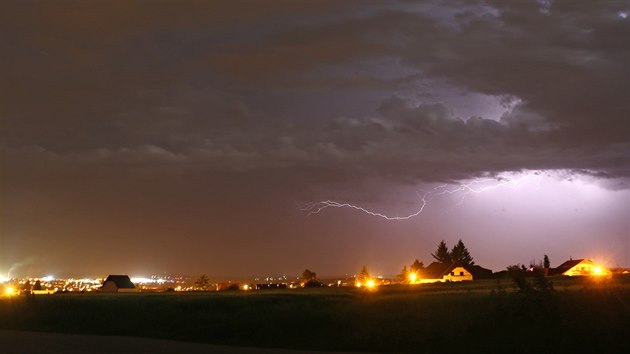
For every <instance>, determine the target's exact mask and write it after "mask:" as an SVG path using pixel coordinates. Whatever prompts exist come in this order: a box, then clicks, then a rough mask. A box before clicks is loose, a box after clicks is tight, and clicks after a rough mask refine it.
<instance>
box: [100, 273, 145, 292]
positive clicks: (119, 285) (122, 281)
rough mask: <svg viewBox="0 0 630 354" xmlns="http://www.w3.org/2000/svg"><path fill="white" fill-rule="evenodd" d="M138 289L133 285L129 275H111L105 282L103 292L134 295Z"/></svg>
mask: <svg viewBox="0 0 630 354" xmlns="http://www.w3.org/2000/svg"><path fill="white" fill-rule="evenodd" d="M137 291H138V289H137V288H136V287H135V285H133V283H132V282H131V279H129V276H128V275H109V276H108V277H107V279H105V281H104V282H103V286H102V287H101V292H104V293H133V292H137Z"/></svg>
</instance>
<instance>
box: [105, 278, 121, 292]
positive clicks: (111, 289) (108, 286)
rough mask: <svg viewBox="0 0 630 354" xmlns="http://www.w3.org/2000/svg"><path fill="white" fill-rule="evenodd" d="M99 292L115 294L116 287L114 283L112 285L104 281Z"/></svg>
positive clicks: (110, 282) (111, 282)
mask: <svg viewBox="0 0 630 354" xmlns="http://www.w3.org/2000/svg"><path fill="white" fill-rule="evenodd" d="M101 292H104V293H117V292H118V287H117V286H116V283H114V282H113V281H111V280H110V281H106V282H104V283H103V287H102V288H101Z"/></svg>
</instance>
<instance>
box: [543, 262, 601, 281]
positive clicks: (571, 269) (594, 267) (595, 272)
mask: <svg viewBox="0 0 630 354" xmlns="http://www.w3.org/2000/svg"><path fill="white" fill-rule="evenodd" d="M549 275H566V276H570V277H573V276H605V277H609V276H611V275H612V272H611V271H610V270H608V269H607V268H606V267H604V266H602V265H599V264H596V263H595V262H593V261H592V260H590V259H569V260H568V261H566V262H564V263H562V264H561V265H559V266H558V267H556V268H552V269H550V270H549Z"/></svg>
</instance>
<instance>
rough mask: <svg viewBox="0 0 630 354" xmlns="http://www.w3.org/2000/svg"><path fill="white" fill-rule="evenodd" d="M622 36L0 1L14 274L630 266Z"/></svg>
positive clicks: (385, 18) (2, 138) (265, 5)
mask: <svg viewBox="0 0 630 354" xmlns="http://www.w3.org/2000/svg"><path fill="white" fill-rule="evenodd" d="M628 16H630V1H551V0H548V1H545V0H540V1H477V2H475V1H462V2H460V1H449V2H443V1H439V2H438V1H433V2H431V1H423V2H421V3H416V2H408V1H319V0H318V1H299V0H296V1H264V2H263V1H254V0H251V1H233V0H232V1H211V2H205V1H107V2H105V1H103V2H101V1H13V0H4V1H1V2H0V74H1V75H0V274H3V275H6V273H9V275H10V276H25V275H33V276H43V275H48V274H52V275H56V276H62V275H74V276H84V275H85V276H87V275H107V274H109V273H123V274H130V275H136V276H138V275H150V274H162V273H165V272H166V273H170V274H177V273H183V274H190V275H194V274H201V273H206V274H210V275H213V276H223V277H228V276H234V275H257V274H263V275H265V274H287V275H294V274H299V273H301V272H302V271H303V270H304V268H310V269H312V270H314V271H316V272H317V273H318V274H320V275H338V274H339V275H341V274H352V273H355V272H357V271H358V270H359V269H360V267H361V266H362V265H366V266H367V267H368V269H369V270H370V271H372V272H373V273H377V274H385V275H387V274H396V273H398V272H399V271H400V269H401V268H402V266H403V265H405V264H407V265H408V264H411V263H412V262H413V260H414V259H416V258H418V259H420V260H422V261H424V262H425V264H427V263H429V262H430V261H431V256H430V253H431V252H433V251H434V250H435V248H436V245H437V244H438V242H439V241H440V240H442V239H444V240H445V241H446V242H447V244H448V245H449V246H452V245H453V244H454V243H456V242H457V240H459V239H460V238H461V239H462V240H463V241H464V243H465V244H466V245H467V247H468V249H469V250H470V252H471V254H472V256H473V257H474V258H475V261H476V263H477V264H480V265H482V266H484V267H487V268H491V269H493V270H495V271H498V270H501V269H504V268H505V267H506V266H507V265H510V264H515V263H527V264H528V263H529V262H530V260H532V259H536V260H541V259H542V258H543V255H544V254H548V255H549V257H550V259H551V264H552V266H557V265H558V264H560V263H561V262H564V261H565V260H568V259H569V257H573V258H574V259H575V258H591V259H594V260H596V261H600V262H603V263H604V264H606V265H608V266H612V267H614V266H630V231H629V221H628V220H629V219H630V182H629V181H630V18H628ZM462 184H464V185H466V186H471V187H473V189H472V190H471V189H467V188H466V187H465V186H462ZM473 190H474V192H473ZM445 191H450V192H452V193H446V192H445ZM423 197H424V200H425V202H426V204H424V203H423ZM322 201H331V202H337V203H347V204H348V205H352V206H355V207H357V208H362V209H356V208H351V207H349V206H348V207H338V208H337V207H327V208H323V209H321V208H322V206H325V204H322V203H320V202H322ZM422 206H424V208H423V209H422V212H419V213H418V211H419V210H420V209H421V207H422ZM309 210H310V212H309ZM317 210H320V212H319V213H313V212H314V211H317ZM368 212H371V213H374V214H376V213H380V214H382V216H386V217H387V218H391V217H396V216H398V217H403V219H404V220H388V219H387V218H385V217H382V216H379V215H370V214H369V213H368ZM412 214H417V215H415V216H413V217H409V218H404V217H405V216H411V215H412Z"/></svg>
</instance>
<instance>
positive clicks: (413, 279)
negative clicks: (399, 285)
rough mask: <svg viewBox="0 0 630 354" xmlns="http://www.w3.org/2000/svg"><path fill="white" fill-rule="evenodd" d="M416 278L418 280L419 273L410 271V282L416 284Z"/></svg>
mask: <svg viewBox="0 0 630 354" xmlns="http://www.w3.org/2000/svg"><path fill="white" fill-rule="evenodd" d="M416 280H418V274H416V273H409V282H410V283H412V284H414V283H415V282H416Z"/></svg>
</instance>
